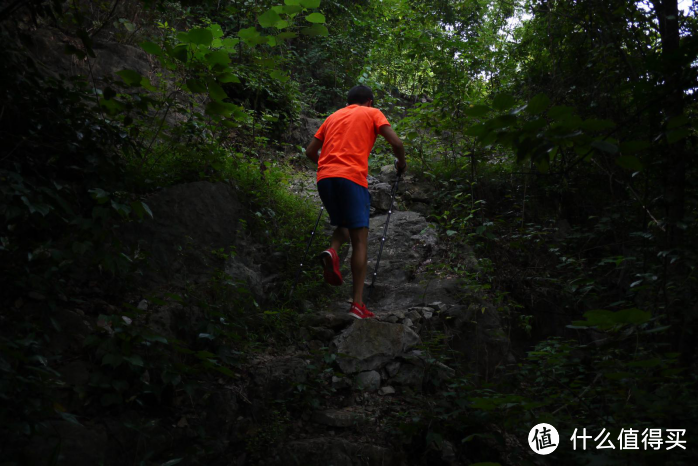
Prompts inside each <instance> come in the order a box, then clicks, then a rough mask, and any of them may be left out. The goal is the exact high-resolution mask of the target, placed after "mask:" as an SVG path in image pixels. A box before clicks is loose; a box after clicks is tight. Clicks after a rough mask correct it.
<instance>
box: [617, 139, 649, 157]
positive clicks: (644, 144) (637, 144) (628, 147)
mask: <svg viewBox="0 0 698 466" xmlns="http://www.w3.org/2000/svg"><path fill="white" fill-rule="evenodd" d="M650 147H651V144H650V143H649V142H648V141H627V142H622V143H621V144H620V151H621V152H622V153H623V154H626V155H627V154H634V153H635V152H641V151H643V150H645V149H649V148H650Z"/></svg>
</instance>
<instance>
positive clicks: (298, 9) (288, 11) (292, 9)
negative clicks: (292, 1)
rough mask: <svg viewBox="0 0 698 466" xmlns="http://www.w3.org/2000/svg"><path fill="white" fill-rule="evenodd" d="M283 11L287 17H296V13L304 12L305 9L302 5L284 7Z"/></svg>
mask: <svg viewBox="0 0 698 466" xmlns="http://www.w3.org/2000/svg"><path fill="white" fill-rule="evenodd" d="M283 10H284V13H286V14H287V15H295V14H296V13H299V12H301V11H303V7H302V6H300V5H284V8H283Z"/></svg>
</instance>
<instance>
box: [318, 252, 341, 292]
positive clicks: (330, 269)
mask: <svg viewBox="0 0 698 466" xmlns="http://www.w3.org/2000/svg"><path fill="white" fill-rule="evenodd" d="M319 258H320V260H321V261H322V268H323V269H324V275H325V281H326V282H327V283H329V284H330V285H334V286H339V285H341V284H342V283H344V280H343V279H342V274H341V272H340V271H339V255H338V254H337V251H335V250H334V249H332V248H328V249H326V250H324V251H322V252H321V253H320V256H319ZM328 259H329V260H328Z"/></svg>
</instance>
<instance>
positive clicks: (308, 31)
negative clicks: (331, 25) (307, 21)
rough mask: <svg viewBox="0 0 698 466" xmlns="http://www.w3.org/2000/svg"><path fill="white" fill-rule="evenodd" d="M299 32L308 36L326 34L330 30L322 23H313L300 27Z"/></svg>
mask: <svg viewBox="0 0 698 466" xmlns="http://www.w3.org/2000/svg"><path fill="white" fill-rule="evenodd" d="M301 34H305V35H306V36H310V37H315V36H328V35H329V34H330V31H328V30H327V28H326V27H325V25H324V24H313V25H312V26H310V27H309V28H303V29H301Z"/></svg>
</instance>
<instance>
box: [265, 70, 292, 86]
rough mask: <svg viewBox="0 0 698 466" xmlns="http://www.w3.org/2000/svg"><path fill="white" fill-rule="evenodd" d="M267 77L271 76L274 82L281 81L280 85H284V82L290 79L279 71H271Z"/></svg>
mask: <svg viewBox="0 0 698 466" xmlns="http://www.w3.org/2000/svg"><path fill="white" fill-rule="evenodd" d="M269 76H271V77H272V78H274V79H276V80H279V81H281V82H282V83H285V82H286V81H288V80H289V79H291V78H290V76H287V75H286V74H285V73H284V72H283V71H280V70H274V71H272V72H271V73H269Z"/></svg>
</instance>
